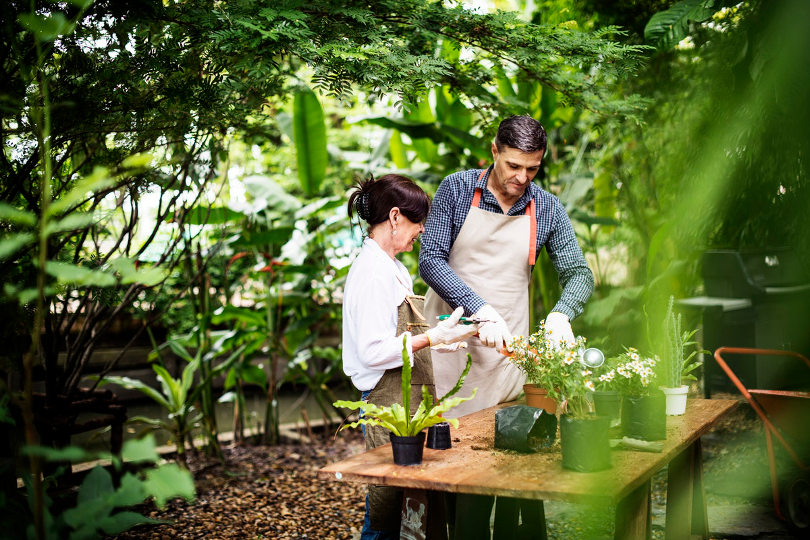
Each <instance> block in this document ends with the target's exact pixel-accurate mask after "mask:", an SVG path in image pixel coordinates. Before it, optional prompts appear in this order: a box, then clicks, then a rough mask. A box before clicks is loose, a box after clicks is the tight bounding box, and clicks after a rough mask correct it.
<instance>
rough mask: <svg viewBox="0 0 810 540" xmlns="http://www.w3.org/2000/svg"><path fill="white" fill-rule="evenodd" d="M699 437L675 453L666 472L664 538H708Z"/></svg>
mask: <svg viewBox="0 0 810 540" xmlns="http://www.w3.org/2000/svg"><path fill="white" fill-rule="evenodd" d="M701 458H702V452H701V446H700V439H698V440H696V441H695V442H694V443H693V444H692V445H691V446H690V447H689V448H686V449H685V450H684V451H683V452H681V453H680V454H678V455H677V456H676V457H675V458H674V459H673V460H672V461H671V462H670V463H669V471H668V473H667V519H666V535H665V538H667V540H670V539H672V540H675V539H679V540H680V539H682V538H691V537H692V535H696V536H697V537H699V538H708V535H709V523H708V516H707V512H706V498H705V492H704V489H703V466H702V461H701Z"/></svg>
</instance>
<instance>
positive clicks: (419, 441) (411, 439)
mask: <svg viewBox="0 0 810 540" xmlns="http://www.w3.org/2000/svg"><path fill="white" fill-rule="evenodd" d="M390 437H391V448H393V450H394V463H396V464H397V465H419V464H420V463H422V454H423V452H424V449H425V432H424V431H421V432H419V434H418V435H411V436H407V437H400V436H398V435H394V434H393V433H391V434H390Z"/></svg>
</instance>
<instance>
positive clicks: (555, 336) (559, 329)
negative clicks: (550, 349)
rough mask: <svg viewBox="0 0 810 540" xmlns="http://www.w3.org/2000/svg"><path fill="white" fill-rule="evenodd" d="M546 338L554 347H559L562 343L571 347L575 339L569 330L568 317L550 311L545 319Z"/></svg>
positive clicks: (572, 332)
mask: <svg viewBox="0 0 810 540" xmlns="http://www.w3.org/2000/svg"><path fill="white" fill-rule="evenodd" d="M545 327H546V337H547V338H548V339H549V341H551V343H552V344H553V345H554V346H555V347H560V346H561V345H562V343H563V341H564V342H566V343H567V344H569V345H573V344H574V342H575V341H576V339H575V338H574V331H573V330H571V323H570V322H568V315H565V314H563V313H560V312H559V311H552V312H551V313H549V314H548V316H547V317H546V326H545Z"/></svg>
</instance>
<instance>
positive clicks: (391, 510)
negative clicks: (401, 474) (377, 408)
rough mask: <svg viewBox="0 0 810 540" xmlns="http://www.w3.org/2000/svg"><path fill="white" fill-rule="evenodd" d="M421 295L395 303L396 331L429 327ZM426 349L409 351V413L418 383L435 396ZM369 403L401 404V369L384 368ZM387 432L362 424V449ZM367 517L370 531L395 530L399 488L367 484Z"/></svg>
mask: <svg viewBox="0 0 810 540" xmlns="http://www.w3.org/2000/svg"><path fill="white" fill-rule="evenodd" d="M424 304H425V297H424V296H406V297H405V300H404V301H403V302H402V303H401V304H400V305H399V309H398V314H397V333H396V335H398V336H399V335H402V333H403V332H410V333H411V334H412V335H414V336H418V335H419V334H423V333H424V332H426V331H427V330H428V328H429V325H428V324H427V321H426V320H425V316H424V315H423V313H424ZM430 356H431V355H430V348H429V347H425V348H424V349H420V350H418V351H416V352H415V353H414V354H413V369H412V371H411V414H413V413H415V412H416V409H417V408H418V407H419V403H421V401H422V385H425V386H426V387H427V388H428V391H429V392H430V394H431V395H432V396H433V397H434V399H435V397H436V389H435V387H434V385H433V365H432V363H431V359H430ZM368 401H369V403H373V404H375V405H381V406H388V405H393V404H394V403H402V368H401V367H399V368H396V369H387V370H386V371H385V373H383V376H382V378H381V379H380V381H379V382H378V383H377V385H376V386H375V387H374V389H373V390H372V391H371V393H370V394H369V395H368ZM389 433H390V431H388V430H387V429H385V428H382V427H380V426H366V450H370V449H372V448H376V447H378V446H382V445H384V444H387V443H389V442H391V440H390V439H389V438H388V435H389ZM368 505H369V519H370V520H371V528H372V529H374V530H378V531H379V530H385V531H391V530H397V531H398V530H399V528H400V515H401V513H402V489H397V488H392V487H387V486H369V488H368Z"/></svg>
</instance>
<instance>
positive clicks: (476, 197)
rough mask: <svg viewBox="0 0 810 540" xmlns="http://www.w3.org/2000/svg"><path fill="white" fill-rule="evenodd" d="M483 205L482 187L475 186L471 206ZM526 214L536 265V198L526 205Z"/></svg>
mask: <svg viewBox="0 0 810 540" xmlns="http://www.w3.org/2000/svg"><path fill="white" fill-rule="evenodd" d="M488 170H489V169H484V170H483V171H481V174H480V175H478V181H477V182H476V183H478V182H480V181H481V179H482V178H483V177H484V174H486V172H487V171H488ZM480 205H481V188H479V187H477V188H475V193H474V194H473V200H472V204H470V208H473V207H475V208H478V207H479V206H480ZM524 214H525V215H527V216H529V223H531V226H530V233H529V266H534V262H535V260H536V259H537V219H536V218H535V214H534V198H533V197H532V198H531V199H530V200H529V205H528V206H527V207H526V211H525V212H524Z"/></svg>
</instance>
